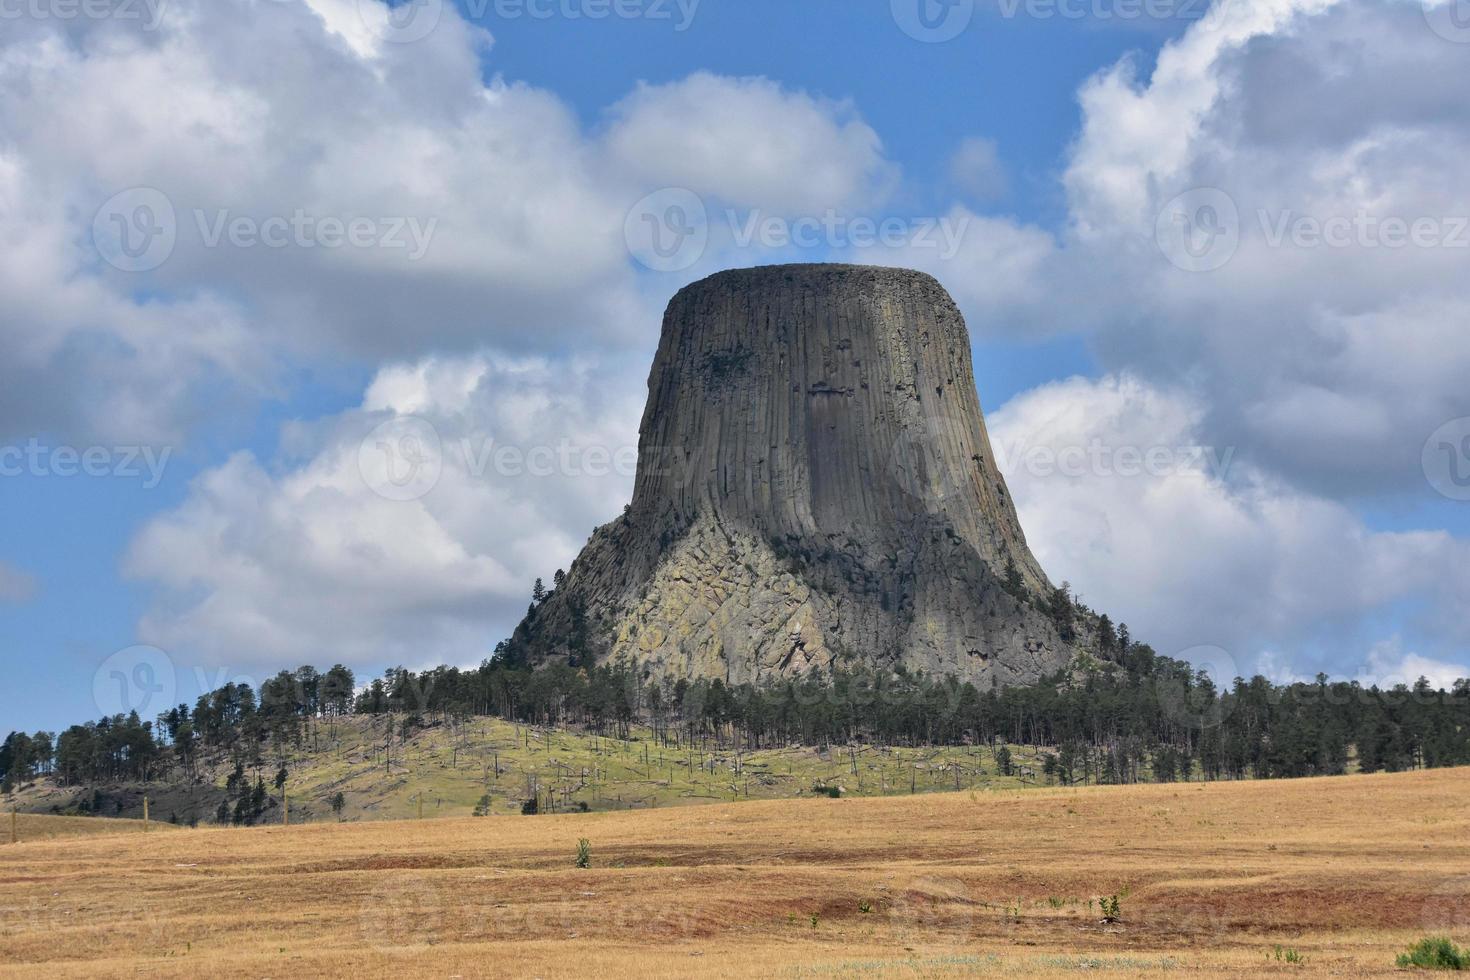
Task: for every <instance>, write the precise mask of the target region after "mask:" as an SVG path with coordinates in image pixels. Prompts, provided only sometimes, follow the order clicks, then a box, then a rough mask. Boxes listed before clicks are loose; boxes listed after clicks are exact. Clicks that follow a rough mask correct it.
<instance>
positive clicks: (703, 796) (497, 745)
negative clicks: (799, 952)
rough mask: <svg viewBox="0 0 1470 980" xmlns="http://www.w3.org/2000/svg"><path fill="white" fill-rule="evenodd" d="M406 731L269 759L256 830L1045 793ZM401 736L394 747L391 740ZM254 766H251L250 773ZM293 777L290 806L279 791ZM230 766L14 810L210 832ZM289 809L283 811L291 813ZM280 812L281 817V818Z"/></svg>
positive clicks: (823, 759) (902, 774)
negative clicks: (266, 796)
mask: <svg viewBox="0 0 1470 980" xmlns="http://www.w3.org/2000/svg"><path fill="white" fill-rule="evenodd" d="M401 724H402V719H401V718H391V717H389V716H376V717H352V718H346V719H341V720H337V721H334V722H320V723H319V724H316V725H315V726H314V727H313V728H312V729H311V730H310V731H309V732H308V733H307V735H306V737H305V739H304V740H303V742H302V745H301V746H300V747H297V748H293V749H291V750H290V751H288V752H287V753H285V755H284V757H282V756H280V755H277V754H276V753H275V752H274V750H268V751H267V753H266V755H265V756H264V758H262V759H261V760H259V764H258V765H247V768H246V776H247V778H248V780H249V782H250V783H251V784H253V783H254V782H255V780H256V779H257V777H259V778H261V779H263V780H264V781H265V783H266V784H267V787H268V789H269V792H270V795H271V797H272V800H271V804H270V806H269V808H268V810H267V812H266V814H265V816H264V817H263V820H262V821H261V822H264V823H280V822H281V821H282V820H283V819H284V818H285V810H286V809H287V807H289V810H290V819H291V822H293V823H296V822H301V821H331V820H337V819H339V817H338V815H337V814H336V813H334V812H333V809H332V806H331V801H332V799H333V797H334V796H336V794H338V793H341V794H342V800H343V804H344V805H343V807H342V811H341V816H340V819H343V820H381V819H394V818H403V817H415V816H418V815H419V813H420V809H421V808H422V815H423V816H424V817H425V818H430V817H448V816H455V817H462V816H468V815H469V814H471V813H472V812H474V810H475V809H476V807H477V806H478V805H479V804H480V803H481V801H482V800H483V799H484V797H485V796H486V795H487V794H488V796H489V808H488V812H489V813H490V814H492V815H504V814H520V813H521V808H522V805H523V803H524V802H525V801H526V800H528V799H531V798H533V797H534V798H536V799H537V800H538V802H539V804H540V806H541V809H542V810H543V811H553V810H554V811H558V812H564V811H568V810H579V809H582V808H583V807H584V806H585V807H586V808H587V809H590V810H617V809H633V808H647V807H664V806H679V805H684V804H693V803H713V802H731V801H735V800H743V799H789V798H796V797H810V796H814V795H826V794H827V793H828V792H834V791H835V792H840V793H841V794H842V795H844V796H885V795H886V796H896V795H904V794H908V793H911V792H914V793H925V792H934V791H944V790H948V791H954V790H966V789H968V790H977V791H984V790H991V789H1016V788H1020V787H1023V786H1026V785H1035V784H1036V783H1037V782H1038V781H1039V778H1040V777H1039V772H1040V769H1041V765H1040V762H1039V761H1038V759H1037V757H1036V750H1034V749H1029V748H1021V747H1015V746H1012V747H1010V751H1011V754H1012V759H1013V771H1014V773H1015V775H1012V776H1004V775H1001V774H1000V771H999V769H1000V767H999V766H998V764H997V761H996V758H995V756H994V754H993V753H992V752H991V749H990V748H989V747H988V746H983V747H950V748H921V749H908V748H889V747H873V746H840V747H839V746H832V747H831V748H830V749H828V750H819V749H815V748H811V747H796V746H792V747H788V748H775V749H761V750H759V751H744V750H737V749H735V748H726V749H724V750H719V751H717V750H716V749H715V747H714V743H713V742H710V743H708V745H707V747H705V748H701V747H700V745H699V743H698V742H697V741H696V742H695V744H694V745H692V746H691V745H690V744H689V743H688V742H687V741H686V742H685V743H684V744H683V745H680V746H675V745H674V744H673V743H672V740H669V741H668V742H667V744H665V741H663V740H659V739H657V738H656V737H655V734H654V732H653V731H651V730H650V729H646V728H635V729H634V730H633V731H632V737H631V738H629V739H627V740H620V739H612V738H604V737H601V736H597V735H589V734H582V733H579V732H574V731H567V730H562V729H541V728H534V727H529V726H525V725H515V724H512V723H510V722H505V721H500V720H497V719H489V718H480V719H474V720H473V721H470V722H468V723H465V724H461V725H455V724H451V723H438V724H432V723H431V724H430V725H429V727H427V728H423V729H419V730H417V731H415V732H414V733H413V734H412V735H411V736H409V737H408V738H407V739H406V740H405V739H403V738H402V737H401V735H400V732H401ZM390 731H391V732H392V734H391V735H389V732H390ZM251 761H254V760H251ZM283 764H284V766H285V768H286V772H287V779H286V783H285V792H284V794H282V793H281V792H279V791H277V790H276V788H275V786H274V778H275V775H276V773H277V771H278V770H279V768H280V767H281V765H283ZM233 768H234V764H233V761H232V760H230V759H229V758H228V756H227V755H220V756H217V757H214V758H212V759H210V760H209V761H208V762H207V764H206V765H204V766H203V767H201V771H200V773H199V774H198V776H197V778H195V779H192V780H191V779H187V778H183V777H180V776H170V777H169V778H168V779H167V780H165V781H159V782H151V783H146V784H145V783H128V784H120V785H105V786H85V787H58V786H56V785H54V784H53V783H52V782H50V781H49V780H45V779H42V780H39V781H37V782H35V783H32V784H30V785H28V786H25V787H22V788H21V789H20V790H18V791H17V792H16V793H14V794H13V795H12V796H11V797H10V798H9V799H8V800H5V801H4V802H5V805H6V806H7V808H8V807H9V806H14V807H16V808H17V809H19V810H21V811H22V812H31V813H60V814H72V813H78V812H87V813H92V814H97V815H102V816H119V817H138V816H141V814H142V805H143V797H144V796H147V797H148V799H149V802H150V807H151V815H152V818H153V819H154V820H156V821H163V822H168V821H171V820H172V821H176V822H179V823H188V822H190V821H191V819H192V820H197V821H198V822H199V823H201V824H207V823H212V822H214V820H215V813H216V810H217V809H218V807H219V804H220V802H221V801H222V800H226V791H225V785H226V780H227V778H228V776H229V773H230V772H231V771H232V770H233ZM283 795H284V797H285V800H284V801H283V800H282V796H283ZM283 802H284V803H285V804H286V805H283Z"/></svg>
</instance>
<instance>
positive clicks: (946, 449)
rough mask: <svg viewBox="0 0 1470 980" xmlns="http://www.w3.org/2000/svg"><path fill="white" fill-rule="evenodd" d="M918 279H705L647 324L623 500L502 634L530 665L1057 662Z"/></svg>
mask: <svg viewBox="0 0 1470 980" xmlns="http://www.w3.org/2000/svg"><path fill="white" fill-rule="evenodd" d="M1051 596H1052V588H1051V585H1050V583H1049V582H1048V580H1047V578H1046V575H1045V573H1044V572H1043V571H1042V570H1041V567H1040V566H1039V565H1038V564H1037V562H1036V559H1035V558H1034V557H1032V555H1031V552H1030V550H1029V549H1028V548H1027V546H1026V538H1025V536H1024V535H1023V534H1022V532H1021V525H1020V522H1019V521H1018V520H1017V517H1016V511H1015V507H1014V506H1013V505H1012V503H1011V499H1010V495H1009V493H1008V492H1007V491H1006V485H1005V480H1004V479H1002V477H1001V474H1000V471H999V470H998V469H997V467H996V462H995V455H994V453H993V452H992V451H991V446H990V441H989V438H988V436H987V435H986V432H985V424H984V420H983V418H982V416H981V412H980V402H979V398H978V396H977V394H976V390H975V380H974V374H973V371H972V368H971V361H970V340H969V335H968V332H967V330H966V328H965V323H964V319H963V318H962V317H961V316H960V312H959V310H958V309H957V308H956V306H955V304H954V301H953V300H952V299H951V298H950V296H949V294H948V293H947V292H945V290H944V288H943V287H942V286H941V285H940V284H939V283H938V282H937V281H935V280H934V279H933V278H932V277H930V276H928V275H925V274H923V273H920V272H914V271H910V270H906V269H894V268H879V267H868V266H846V265H789V266H763V267H759V268H754V269H740V270H733V271H728V272H721V273H719V274H717V275H714V276H711V277H709V278H708V279H704V280H702V281H700V282H697V283H694V284H693V285H690V286H687V287H686V288H684V289H682V290H681V291H680V292H679V293H678V294H677V295H676V296H675V297H674V298H673V300H672V301H671V302H670V303H669V306H668V310H667V312H666V313H665V314H664V321H663V333H662V336H661V338H660V341H659V345H658V353H657V355H656V356H655V358H654V362H653V369H652V371H651V373H650V374H649V378H648V404H647V407H646V409H645V410H644V413H643V421H642V425H641V427H640V430H639V459H638V473H637V479H636V485H635V489H634V493H633V500H632V503H631V504H630V505H629V506H628V507H627V508H626V510H625V511H624V513H623V515H622V516H621V517H619V518H617V519H616V520H614V521H612V522H611V523H609V524H607V525H605V526H603V527H601V528H599V529H598V530H597V531H596V532H595V533H594V534H593V536H592V538H591V540H590V541H589V542H588V543H587V546H586V547H585V548H584V549H583V551H582V553H581V555H580V556H579V557H578V558H577V560H576V562H575V563H574V564H573V565H572V566H571V568H570V570H569V571H568V573H567V575H566V577H565V580H564V581H563V582H561V583H560V585H559V587H558V588H557V589H556V590H555V591H554V592H553V593H552V594H551V596H550V597H549V598H547V599H546V600H545V601H544V602H542V603H541V604H540V605H539V606H536V607H533V609H532V610H531V612H530V613H528V615H527V617H526V619H525V620H524V621H523V622H522V623H521V625H520V626H519V627H518V628H517V630H516V632H515V635H514V636H513V637H512V639H511V641H510V643H509V644H508V652H509V654H510V656H512V657H513V658H515V659H517V660H525V661H527V662H529V663H532V664H540V663H544V662H547V661H554V660H562V661H565V662H571V663H573V664H578V665H587V664H592V663H605V662H610V661H611V662H617V661H620V660H628V661H632V662H635V663H637V664H640V665H642V666H643V667H644V668H646V671H647V673H648V675H649V676H656V677H665V678H670V679H677V678H681V677H683V678H691V679H692V678H695V677H705V678H711V679H712V678H719V679H722V680H724V681H726V682H727V683H742V682H747V681H749V682H760V681H762V680H766V679H770V678H772V677H775V676H781V675H794V674H805V673H807V672H809V671H812V670H814V669H815V670H817V671H818V672H823V671H828V670H831V669H833V668H843V667H846V668H857V667H863V668H868V669H880V670H891V669H896V668H898V667H899V666H900V665H902V666H903V667H906V668H907V669H908V670H910V671H923V672H924V673H926V674H929V675H931V676H944V675H954V676H956V677H959V678H961V679H964V680H970V681H974V682H976V683H977V684H983V685H985V686H987V687H988V686H989V684H990V683H992V681H993V682H996V683H1000V684H1008V683H1017V682H1028V681H1032V680H1035V679H1036V678H1037V677H1039V676H1040V675H1042V674H1044V673H1050V672H1054V671H1056V670H1058V669H1061V668H1063V667H1065V666H1066V665H1067V664H1068V662H1069V661H1070V660H1071V658H1072V656H1073V655H1074V653H1075V652H1076V649H1077V647H1078V645H1079V644H1082V643H1083V642H1084V641H1085V636H1086V633H1087V630H1086V629H1082V630H1081V631H1080V632H1078V631H1074V630H1071V629H1068V628H1067V627H1066V626H1065V625H1059V624H1058V623H1057V622H1056V620H1055V618H1054V617H1053V615H1052V614H1051V612H1050V611H1049V608H1050V607H1049V606H1048V602H1049V600H1050V598H1051Z"/></svg>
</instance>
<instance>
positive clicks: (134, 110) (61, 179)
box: [0, 0, 892, 441]
mask: <svg viewBox="0 0 1470 980" xmlns="http://www.w3.org/2000/svg"><path fill="white" fill-rule="evenodd" d="M386 11H387V8H386V7H385V6H382V5H381V4H378V3H376V2H374V0H362V2H358V0H310V2H303V0H287V2H271V3H256V2H248V0H175V2H172V3H170V4H168V6H167V9H166V11H165V14H164V16H163V17H162V18H161V19H160V20H159V22H158V23H157V25H156V29H150V27H151V26H154V25H150V24H148V23H146V22H144V21H142V20H135V19H126V18H109V19H95V18H94V19H87V18H77V19H73V20H62V19H52V20H50V21H45V20H41V19H22V20H18V21H13V22H8V26H7V29H6V30H7V34H6V38H5V41H4V42H3V44H0V54H3V57H0V95H3V98H0V132H4V133H5V134H6V140H5V147H4V149H3V150H0V203H3V205H4V206H3V207H0V234H4V236H5V238H6V241H7V242H8V243H10V245H11V247H9V248H7V249H6V250H5V251H4V253H3V254H0V285H3V286H4V287H5V290H6V295H7V303H8V315H7V317H6V318H5V321H4V323H3V324H0V338H3V342H4V343H5V345H6V348H7V351H9V352H11V356H10V357H7V358H6V361H5V364H4V365H3V366H0V431H5V432H7V433H10V434H16V433H34V432H37V431H43V430H44V431H47V432H51V433H54V434H57V435H65V436H67V437H74V436H75V435H76V434H77V433H79V432H80V433H85V434H86V435H87V436H95V437H102V436H105V437H108V438H112V439H119V438H121V439H126V440H129V441H141V440H176V439H179V438H183V437H185V436H187V435H188V434H189V432H188V429H189V426H190V425H191V424H194V423H195V422H196V421H197V420H198V418H199V414H200V404H201V403H202V402H203V401H205V399H204V398H203V397H202V395H203V394H204V393H206V392H207V393H208V396H209V398H208V401H209V402H210V403H218V402H221V401H223V402H225V405H224V408H225V409H226V411H229V410H231V409H232V408H233V407H234V406H233V405H232V404H230V403H229V399H228V397H226V396H227V395H229V394H230V393H231V392H234V393H236V394H237V395H238V396H239V398H240V399H242V400H243V401H244V402H245V403H247V404H248V403H250V402H251V401H254V400H256V399H259V398H260V397H262V396H270V395H273V394H275V393H277V392H278V391H279V389H280V387H281V386H282V385H283V384H284V383H285V382H284V380H283V379H284V378H285V377H286V372H285V368H286V367H288V366H289V367H296V366H299V365H301V364H325V363H331V364H332V365H334V366H335V365H340V364H342V363H344V362H345V363H348V364H351V365H353V366H354V367H356V368H357V369H358V370H367V369H370V368H371V367H372V366H373V365H375V364H377V363H380V362H382V361H384V360H402V359H413V358H417V357H420V356H423V355H424V354H427V353H431V352H437V351H444V352H449V353H453V354H464V353H467V352H472V351H475V350H478V349H480V348H482V347H485V346H493V347H495V348H496V349H498V350H503V351H507V352H510V353H513V354H524V355H528V356H535V355H541V354H547V353H554V352H556V351H558V350H562V349H565V348H566V347H567V346H568V345H569V344H572V343H576V344H577V345H579V346H580V347H581V348H582V349H584V350H604V351H608V352H610V354H611V355H613V356H616V355H617V354H618V353H619V352H621V351H626V350H627V349H629V348H630V347H638V346H641V347H644V348H647V347H651V345H652V343H653V339H654V338H653V331H654V329H655V327H656V324H657V322H658V303H659V302H660V301H661V300H662V298H663V296H664V294H666V292H667V287H666V284H658V285H657V286H656V287H654V288H650V287H648V286H647V285H646V284H645V283H643V282H642V281H640V279H639V277H638V275H637V273H636V271H635V266H634V264H633V263H632V262H631V261H630V257H629V255H628V251H627V246H626V243H625V240H624V222H625V218H626V216H627V215H628V213H629V210H630V209H631V208H632V207H633V206H634V204H635V202H637V201H638V200H639V199H640V198H641V197H643V196H644V195H645V194H647V193H648V192H650V191H651V190H655V189H657V188H659V187H661V186H663V185H664V184H668V183H679V182H682V183H686V184H689V185H693V186H695V187H697V188H698V189H699V190H700V191H701V192H702V193H708V194H710V195H713V196H714V197H717V198H720V199H722V200H729V201H733V202H739V203H740V204H742V205H744V206H748V207H770V208H777V207H788V206H798V207H807V206H814V205H815V204H817V203H819V202H821V201H824V200H827V199H829V198H831V199H833V200H840V201H842V202H845V203H849V204H851V203H854V202H861V201H863V200H865V199H867V198H868V197H869V196H870V195H878V194H882V193H886V185H887V182H888V180H889V177H890V176H891V172H892V165H891V164H889V163H887V162H886V161H885V159H884V157H883V154H882V148H881V145H880V144H879V142H878V140H877V137H876V135H875V134H874V132H873V130H872V129H871V128H870V127H868V126H867V125H866V124H865V123H863V122H862V120H861V119H860V118H859V117H858V115H857V113H856V111H855V110H854V109H853V108H852V107H851V106H850V105H847V104H844V103H840V102H833V101H828V100H824V99H822V98H820V97H817V96H814V95H808V94H806V93H800V92H790V91H787V90H785V89H783V88H781V87H780V86H779V85H777V84H776V83H774V82H770V81H767V80H764V79H757V78H751V79H739V80H736V79H724V78H720V77H717V76H714V75H710V74H706V73H700V74H697V75H694V76H692V77H690V78H688V79H685V80H682V81H677V82H673V83H670V84H667V85H661V86H642V87H640V88H638V89H637V90H636V91H635V92H633V93H632V94H631V95H629V96H627V98H626V99H624V100H622V101H620V102H617V103H616V104H614V105H612V106H610V108H609V112H608V116H607V118H606V119H605V120H604V121H602V122H601V123H600V124H599V125H597V126H596V127H595V128H594V129H590V130H589V129H587V128H585V127H583V125H582V124H581V122H580V121H579V120H578V118H577V117H576V115H575V113H573V112H572V111H571V110H570V109H569V108H568V107H567V106H566V105H565V104H564V103H563V102H562V101H561V100H560V99H559V98H558V97H557V96H556V95H554V94H552V93H551V92H548V91H546V90H543V89H538V88H536V87H533V86H529V85H525V84H520V83H517V82H515V81H512V80H506V79H504V78H502V77H500V76H494V77H492V78H491V80H490V81H488V82H487V81H485V72H486V68H487V65H490V66H493V61H494V53H493V47H492V42H493V39H492V38H491V36H490V35H489V34H488V33H486V32H485V31H483V30H482V29H480V28H478V27H475V26H473V25H470V24H468V23H466V22H465V21H464V20H463V19H462V18H461V17H460V15H459V14H458V13H457V12H456V9H455V8H454V6H453V5H452V4H445V5H444V6H443V10H442V12H441V13H440V16H439V20H438V23H437V25H436V26H435V29H434V30H433V31H432V32H430V33H429V34H428V36H426V37H424V38H423V39H421V40H419V41H417V42H416V43H413V44H395V43H390V42H388V41H385V40H384V39H383V33H384V25H383V24H382V23H377V21H376V20H375V17H377V15H382V16H383V17H386ZM381 19H382V17H377V20H381ZM263 52H266V53H269V56H268V57H263V56H262V53H263ZM716 106H718V111H716V110H715V107H716ZM701 120H703V122H701ZM716 137H718V139H716ZM794 174H795V175H800V178H799V179H797V180H791V179H789V178H790V177H791V175H794ZM783 178H786V179H783ZM158 230H163V231H166V234H164V235H160V234H155V232H156V231H158ZM98 238H100V239H101V247H100V248H99V247H98V245H97V243H96V241H95V240H96V239H98ZM155 246H156V249H157V250H156V251H154V250H153V249H154V247H155ZM129 249H131V250H133V251H140V252H142V254H141V256H138V255H133V254H131V253H130V252H129ZM118 266H121V268H119V267H118Z"/></svg>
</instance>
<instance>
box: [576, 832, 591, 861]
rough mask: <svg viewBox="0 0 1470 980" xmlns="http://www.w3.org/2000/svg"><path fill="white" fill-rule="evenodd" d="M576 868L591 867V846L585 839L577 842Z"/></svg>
mask: <svg viewBox="0 0 1470 980" xmlns="http://www.w3.org/2000/svg"><path fill="white" fill-rule="evenodd" d="M577 867H579V868H590V867H592V844H591V842H590V841H588V840H587V838H585V837H583V838H582V839H581V840H579V841H577Z"/></svg>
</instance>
